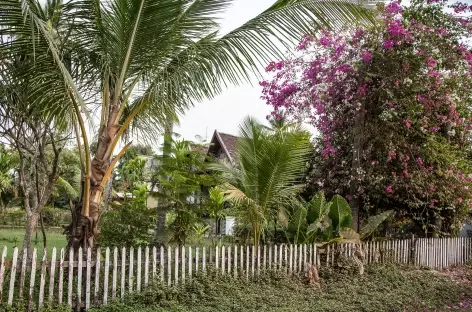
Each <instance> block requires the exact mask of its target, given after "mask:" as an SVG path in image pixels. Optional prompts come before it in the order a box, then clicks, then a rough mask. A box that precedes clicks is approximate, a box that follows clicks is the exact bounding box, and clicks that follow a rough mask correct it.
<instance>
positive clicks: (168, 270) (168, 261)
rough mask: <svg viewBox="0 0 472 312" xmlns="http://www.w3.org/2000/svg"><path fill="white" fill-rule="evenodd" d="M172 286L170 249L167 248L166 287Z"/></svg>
mask: <svg viewBox="0 0 472 312" xmlns="http://www.w3.org/2000/svg"><path fill="white" fill-rule="evenodd" d="M171 284H172V249H171V248H170V246H168V247H167V286H168V287H170V286H171Z"/></svg>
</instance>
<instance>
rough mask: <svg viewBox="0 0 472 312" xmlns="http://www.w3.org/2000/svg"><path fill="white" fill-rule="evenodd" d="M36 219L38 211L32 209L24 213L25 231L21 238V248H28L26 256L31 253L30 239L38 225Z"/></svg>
mask: <svg viewBox="0 0 472 312" xmlns="http://www.w3.org/2000/svg"><path fill="white" fill-rule="evenodd" d="M38 219H39V213H37V212H33V211H31V212H28V213H26V233H25V237H24V239H23V248H28V257H29V256H30V255H31V254H32V248H30V247H31V239H32V237H33V234H34V232H35V231H36V229H37V227H38Z"/></svg>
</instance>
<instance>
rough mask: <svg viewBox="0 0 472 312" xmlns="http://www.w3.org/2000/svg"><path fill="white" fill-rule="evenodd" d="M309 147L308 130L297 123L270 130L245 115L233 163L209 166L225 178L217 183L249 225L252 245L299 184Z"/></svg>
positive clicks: (293, 195)
mask: <svg viewBox="0 0 472 312" xmlns="http://www.w3.org/2000/svg"><path fill="white" fill-rule="evenodd" d="M311 148H312V147H311V143H310V135H309V133H307V132H306V131H303V130H301V129H300V128H299V127H297V126H292V127H282V128H279V129H275V130H271V129H269V128H267V127H265V126H263V125H262V124H260V123H258V122H257V121H255V120H254V119H251V118H247V119H246V120H245V121H244V122H243V123H242V124H241V126H240V139H239V140H238V143H237V149H236V155H237V156H236V163H235V165H230V164H227V163H219V164H214V165H211V168H212V169H216V170H219V171H221V172H222V174H223V176H224V178H226V179H227V181H228V183H226V184H224V185H222V186H221V187H222V189H223V192H224V193H225V199H226V200H228V201H231V202H232V203H233V204H234V205H235V206H236V207H237V208H238V212H237V219H238V221H239V222H241V223H243V224H248V225H250V228H251V234H252V237H253V240H254V244H255V245H257V244H258V243H259V240H260V238H261V235H262V234H263V231H264V230H265V228H266V225H267V221H268V220H269V218H272V217H273V216H274V215H276V214H277V211H278V209H280V207H282V206H284V205H290V204H291V203H292V201H293V199H294V198H295V195H296V194H297V193H298V192H299V191H300V190H301V188H302V187H303V184H302V183H300V182H301V178H302V177H303V175H304V172H305V170H306V166H307V162H308V159H309V154H310V151H311Z"/></svg>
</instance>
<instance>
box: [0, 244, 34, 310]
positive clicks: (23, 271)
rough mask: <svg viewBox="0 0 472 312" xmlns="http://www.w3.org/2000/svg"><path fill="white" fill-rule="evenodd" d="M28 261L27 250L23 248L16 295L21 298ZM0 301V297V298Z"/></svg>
mask: <svg viewBox="0 0 472 312" xmlns="http://www.w3.org/2000/svg"><path fill="white" fill-rule="evenodd" d="M27 261H28V250H27V249H26V248H23V254H22V255H21V273H20V290H19V292H18V297H19V298H20V299H23V293H24V289H25V279H26V271H27V268H26V264H27ZM0 302H1V299H0Z"/></svg>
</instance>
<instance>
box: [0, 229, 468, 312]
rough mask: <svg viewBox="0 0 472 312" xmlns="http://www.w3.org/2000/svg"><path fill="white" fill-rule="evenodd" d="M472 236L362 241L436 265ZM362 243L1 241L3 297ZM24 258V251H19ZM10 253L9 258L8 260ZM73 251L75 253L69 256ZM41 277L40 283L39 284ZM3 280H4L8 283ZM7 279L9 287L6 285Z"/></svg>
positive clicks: (289, 269)
mask: <svg viewBox="0 0 472 312" xmlns="http://www.w3.org/2000/svg"><path fill="white" fill-rule="evenodd" d="M471 245H472V238H441V239H436V238H419V239H406V240H390V241H380V242H365V243H363V244H362V247H363V251H364V254H365V263H373V262H384V263H385V262H391V263H404V264H410V265H416V266H422V267H429V268H435V269H443V268H446V267H449V266H452V265H458V264H463V263H465V262H466V261H468V260H469V259H470V258H471V257H472V246H471ZM358 248H359V245H353V244H341V245H338V246H328V247H327V248H325V249H319V248H317V247H316V245H314V244H302V245H291V244H289V245H287V244H282V245H263V246H259V247H258V248H256V247H254V246H221V247H220V246H215V247H191V246H190V247H187V246H185V247H171V246H168V247H166V248H164V247H160V248H156V247H152V248H149V247H146V248H137V249H134V248H129V249H127V248H121V249H118V248H116V247H115V248H112V249H110V248H106V249H105V250H104V252H103V253H102V252H101V251H100V250H97V251H96V252H95V253H93V252H92V250H90V249H88V250H86V252H83V251H82V249H79V250H78V254H76V255H74V251H73V250H70V251H69V252H68V255H66V251H65V250H64V249H61V250H60V251H59V253H57V250H56V249H55V248H53V249H52V251H51V253H48V252H47V251H46V250H44V251H43V254H42V256H41V258H40V259H41V260H39V258H38V251H37V249H36V248H35V249H34V250H33V253H32V258H31V261H28V260H27V256H26V255H27V250H22V251H21V250H18V248H14V249H13V255H12V257H11V258H10V257H7V256H8V254H7V253H8V250H7V248H6V247H4V248H3V252H2V258H1V267H0V304H5V303H6V304H7V305H12V304H13V303H14V301H15V300H25V297H26V300H25V302H27V310H32V309H37V310H40V309H41V307H43V306H44V305H45V304H53V305H54V304H68V305H70V306H73V307H85V309H89V308H90V307H91V306H98V305H106V304H107V303H108V302H109V301H110V300H116V299H118V298H123V297H124V296H125V294H128V293H132V292H135V291H136V292H140V291H141V290H143V289H144V288H146V287H148V285H149V284H150V282H151V281H158V282H161V283H164V284H166V285H168V286H169V287H170V286H172V285H175V284H178V283H182V282H185V280H186V279H189V278H191V277H192V275H193V274H195V273H197V272H199V271H201V272H206V271H207V268H208V267H209V266H212V267H214V268H215V269H216V270H217V272H219V274H221V275H222V276H224V275H234V276H235V277H237V276H239V277H243V278H244V277H245V278H247V279H250V278H252V277H254V276H256V275H258V274H260V272H261V271H263V270H266V269H272V270H284V271H285V272H286V273H288V274H298V273H300V272H303V271H304V269H305V265H306V264H307V263H309V264H313V265H316V266H318V267H319V266H322V265H326V266H332V265H334V261H335V258H336V257H339V255H340V254H342V255H344V256H347V257H349V256H352V255H353V254H354V253H355V252H356V250H358ZM20 258H21V259H20ZM10 259H11V260H10ZM69 259H75V260H74V261H69ZM38 282H39V285H38V284H37V283H38ZM4 284H5V285H4ZM4 286H7V288H6V290H7V292H4ZM5 301H6V302H5Z"/></svg>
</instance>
